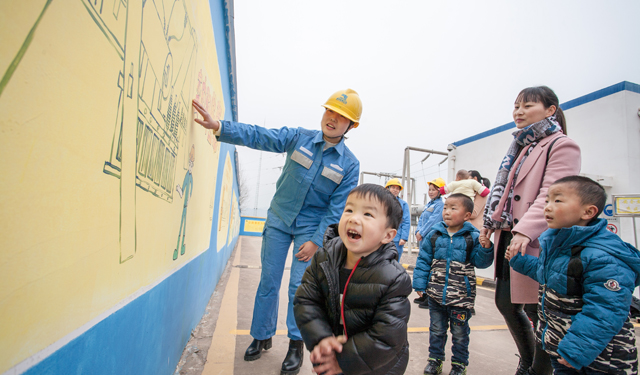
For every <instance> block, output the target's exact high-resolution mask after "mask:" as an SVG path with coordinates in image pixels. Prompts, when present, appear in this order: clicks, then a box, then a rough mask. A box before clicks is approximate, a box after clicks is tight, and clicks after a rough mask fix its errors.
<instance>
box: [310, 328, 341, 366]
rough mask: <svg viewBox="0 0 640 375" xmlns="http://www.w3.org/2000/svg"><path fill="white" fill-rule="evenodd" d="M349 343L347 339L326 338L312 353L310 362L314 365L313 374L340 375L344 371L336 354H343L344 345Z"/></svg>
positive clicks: (339, 337)
mask: <svg viewBox="0 0 640 375" xmlns="http://www.w3.org/2000/svg"><path fill="white" fill-rule="evenodd" d="M345 342H347V339H346V337H344V336H338V337H334V336H331V337H325V338H324V339H322V341H320V342H319V343H318V345H316V346H315V348H313V350H312V351H311V355H310V356H309V357H310V360H311V363H313V372H315V373H317V374H324V375H334V374H340V373H341V372H342V369H341V368H340V365H339V364H338V359H337V358H336V352H337V353H341V352H342V344H344V343H345Z"/></svg>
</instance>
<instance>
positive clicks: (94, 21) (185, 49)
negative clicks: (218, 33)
mask: <svg viewBox="0 0 640 375" xmlns="http://www.w3.org/2000/svg"><path fill="white" fill-rule="evenodd" d="M0 14H2V17H1V19H2V21H1V22H0V38H1V39H2V43H0V74H3V76H2V81H0V113H2V116H1V117H0V126H1V129H2V137H1V138H0V139H1V141H0V142H1V146H0V156H1V157H2V160H4V163H3V164H2V167H1V168H2V169H1V170H0V172H1V173H2V175H3V178H4V181H5V183H4V184H2V186H1V187H0V197H1V198H0V202H1V203H0V209H1V212H2V215H1V219H0V220H2V222H1V224H2V227H3V236H2V238H1V239H0V247H1V248H2V249H3V250H4V252H5V254H6V256H4V257H3V258H2V260H0V277H1V278H2V283H0V285H1V286H0V301H1V303H0V322H1V323H0V325H1V330H2V335H1V336H0V373H3V372H5V371H6V370H7V369H10V368H12V367H13V366H15V365H16V364H17V363H20V362H21V361H24V360H25V359H27V358H29V357H30V356H33V355H34V354H36V353H38V352H39V351H40V350H42V349H43V348H45V347H47V346H49V345H52V344H53V343H55V342H57V341H58V340H60V339H61V338H63V337H64V336H65V335H67V334H68V333H69V332H72V331H74V330H76V329H78V328H79V327H81V326H83V325H85V324H87V323H88V322H90V321H92V320H95V319H98V318H99V316H100V315H101V314H104V313H105V311H107V310H109V309H113V308H114V306H117V305H118V304H120V303H123V302H122V301H123V300H125V299H126V298H127V297H128V296H130V295H132V294H133V293H135V292H136V291H137V290H139V289H140V288H143V287H146V286H148V285H150V284H153V283H154V282H157V280H159V279H162V278H163V277H165V275H167V274H169V273H171V272H172V270H174V269H176V267H179V266H180V265H181V264H184V263H185V262H188V261H189V260H191V259H193V258H194V257H195V256H197V255H198V254H200V253H202V252H203V251H206V250H207V249H209V247H210V246H213V247H215V248H216V251H220V249H221V248H222V247H223V246H224V245H228V244H230V243H231V239H232V238H234V236H236V235H237V234H238V231H239V225H240V219H239V211H238V207H237V195H236V193H235V191H233V188H234V185H233V181H234V180H235V175H234V173H235V171H234V169H233V168H232V166H231V163H230V161H229V155H228V153H225V155H224V157H223V158H221V157H220V156H221V152H220V144H219V143H218V142H217V141H216V139H215V137H214V136H213V134H212V133H211V132H210V131H206V130H204V129H202V127H200V126H199V125H197V124H196V123H195V122H194V121H193V116H194V113H193V110H192V109H191V105H190V103H191V100H192V99H194V98H195V99H197V100H198V101H200V103H202V104H203V105H204V106H205V107H206V108H207V109H208V111H209V112H210V113H212V115H213V116H214V117H216V118H224V108H225V107H224V102H223V96H222V88H221V83H220V73H219V69H218V58H217V52H216V48H215V41H214V35H213V27H212V23H211V13H210V9H209V3H208V2H207V1H202V0H175V1H174V0H153V1H149V0H147V1H133V2H130V1H123V0H74V1H64V2H62V1H61V2H53V1H51V0H41V1H29V2H22V1H3V2H0ZM222 53H224V52H222ZM219 165H220V167H219ZM219 168H224V171H223V173H221V175H222V179H223V181H224V183H223V184H222V185H223V186H222V188H221V189H218V191H217V189H216V186H217V176H218V169H219ZM218 205H220V207H219V208H220V210H219V213H218V215H215V214H214V212H215V211H216V207H218ZM218 220H223V221H224V222H216V221H218ZM212 228H217V231H218V233H217V237H216V236H215V235H216V233H212V230H213V229H212ZM214 232H215V231H214ZM215 238H217V243H215V244H210V242H211V241H212V239H215ZM45 313H46V315H47V317H46V319H43V316H42V315H43V314H45Z"/></svg>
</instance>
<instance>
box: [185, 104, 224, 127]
mask: <svg viewBox="0 0 640 375" xmlns="http://www.w3.org/2000/svg"><path fill="white" fill-rule="evenodd" d="M192 104H193V108H195V109H196V111H198V113H200V115H201V116H202V120H200V119H199V118H194V119H193V121H195V122H197V123H198V124H200V125H202V126H203V127H204V128H205V129H211V130H213V131H214V132H217V131H218V129H220V121H218V120H214V119H213V117H211V115H210V114H209V112H207V110H206V109H204V107H203V106H202V105H200V103H198V101H197V100H195V99H193V101H192Z"/></svg>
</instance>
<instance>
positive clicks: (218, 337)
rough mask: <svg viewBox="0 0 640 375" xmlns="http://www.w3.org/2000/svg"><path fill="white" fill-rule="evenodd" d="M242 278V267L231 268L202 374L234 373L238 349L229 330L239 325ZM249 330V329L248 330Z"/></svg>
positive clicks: (235, 262) (236, 256) (240, 244)
mask: <svg viewBox="0 0 640 375" xmlns="http://www.w3.org/2000/svg"><path fill="white" fill-rule="evenodd" d="M241 242H242V238H240V239H238V244H237V247H236V249H237V250H236V251H237V252H236V255H235V258H234V260H233V265H234V266H236V265H237V264H238V262H239V261H240V249H242V243H241ZM239 280H240V269H239V268H238V267H232V268H231V274H230V275H229V280H228V281H227V286H226V287H225V289H224V296H223V297H222V303H221V307H220V313H219V315H218V321H217V322H216V330H215V332H214V333H213V337H212V339H211V346H210V347H209V351H208V352H207V362H206V363H205V365H204V369H203V370H202V375H222V374H225V375H229V374H233V365H234V363H233V361H234V359H235V350H236V334H234V333H233V331H227V329H228V328H229V327H237V326H238V284H239ZM247 332H249V331H247Z"/></svg>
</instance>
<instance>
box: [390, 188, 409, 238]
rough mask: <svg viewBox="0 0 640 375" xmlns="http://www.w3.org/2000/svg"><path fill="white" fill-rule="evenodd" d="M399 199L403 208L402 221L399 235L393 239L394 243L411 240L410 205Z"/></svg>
mask: <svg viewBox="0 0 640 375" xmlns="http://www.w3.org/2000/svg"><path fill="white" fill-rule="evenodd" d="M396 198H398V202H400V205H401V206H402V221H401V222H400V226H399V227H398V234H396V237H395V238H394V239H393V242H400V240H405V241H407V240H409V228H410V227H411V211H410V210H409V204H407V202H405V201H404V200H403V199H400V197H396Z"/></svg>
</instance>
